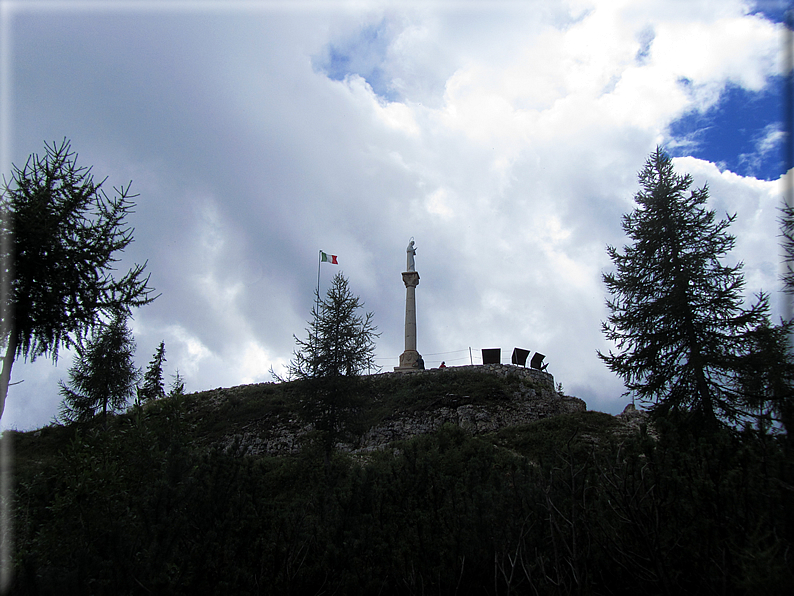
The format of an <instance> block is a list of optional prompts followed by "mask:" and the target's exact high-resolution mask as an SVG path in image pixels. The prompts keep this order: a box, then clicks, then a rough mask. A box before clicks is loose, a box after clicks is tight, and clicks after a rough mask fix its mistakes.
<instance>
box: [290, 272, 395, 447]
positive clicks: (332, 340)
mask: <svg viewBox="0 0 794 596" xmlns="http://www.w3.org/2000/svg"><path fill="white" fill-rule="evenodd" d="M362 306H363V303H362V302H361V300H360V298H359V297H358V296H355V295H354V294H353V293H352V292H351V291H350V286H349V283H348V281H347V279H346V278H345V277H344V275H342V274H341V273H337V274H336V275H335V276H334V278H333V280H332V281H331V286H330V287H329V288H328V292H327V294H326V297H325V298H324V299H322V300H320V299H319V296H317V301H316V303H315V306H314V308H313V310H312V320H311V322H310V323H309V327H308V329H307V330H306V331H307V334H308V337H307V338H306V339H305V340H302V339H299V338H298V337H295V342H296V343H297V346H298V347H297V348H296V350H295V351H294V357H293V359H292V361H291V362H290V365H289V369H288V370H289V378H291V379H296V380H301V381H303V383H302V387H303V388H305V390H306V391H305V397H304V400H303V404H304V407H303V413H304V416H305V417H306V418H307V419H308V420H309V421H311V422H312V423H313V424H314V426H315V428H316V430H317V431H319V432H320V434H321V437H322V443H323V446H324V449H325V454H326V461H327V459H328V456H329V454H330V452H331V450H332V449H333V445H334V443H335V441H336V439H337V438H338V437H339V436H341V435H342V434H344V432H345V430H346V427H347V426H348V423H349V422H350V420H351V412H352V411H353V410H354V409H355V406H356V403H357V399H358V389H359V386H358V383H357V379H358V378H359V377H360V375H361V374H363V373H364V372H367V371H370V370H378V367H377V366H376V365H375V361H374V354H375V338H376V337H378V336H379V335H380V334H379V333H377V327H375V326H374V325H373V322H372V318H373V314H372V313H366V314H364V315H361V314H358V311H359V310H360V309H361V308H362Z"/></svg>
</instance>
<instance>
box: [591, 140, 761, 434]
mask: <svg viewBox="0 0 794 596" xmlns="http://www.w3.org/2000/svg"><path fill="white" fill-rule="evenodd" d="M639 182H640V185H641V187H642V188H641V190H640V191H639V192H638V193H637V194H636V195H635V197H634V199H635V202H636V204H637V207H636V208H635V209H634V210H633V211H632V212H631V213H629V214H626V215H624V216H623V230H624V231H625V232H626V234H627V236H628V237H629V239H630V240H631V241H632V243H631V244H630V245H628V246H624V247H623V250H622V251H620V250H618V249H616V248H615V247H612V246H608V247H607V252H608V254H609V257H610V259H611V260H612V262H613V264H614V266H615V271H614V272H612V273H607V274H605V275H604V276H603V280H604V283H605V284H606V287H607V289H608V290H609V292H610V294H611V298H609V299H608V300H607V307H608V308H609V311H610V315H609V317H608V320H607V321H606V322H604V323H603V324H602V330H603V332H604V335H605V336H606V338H607V339H608V340H610V341H612V342H614V343H615V345H616V348H617V352H616V353H613V351H612V350H610V351H609V353H608V354H603V353H601V352H599V357H600V358H601V359H602V360H603V361H604V362H605V363H606V365H607V366H608V367H609V369H610V370H611V371H613V372H614V373H616V374H618V375H619V376H620V377H622V378H623V381H624V383H625V385H626V387H627V389H628V390H629V392H632V393H634V394H635V395H636V396H637V397H639V399H640V400H641V401H645V402H646V403H651V404H652V410H653V411H654V412H655V413H656V414H659V415H665V414H668V413H670V412H693V413H695V414H696V415H697V416H698V417H699V418H700V419H701V420H702V421H703V423H704V424H706V425H707V426H714V425H716V424H717V421H718V420H723V421H736V420H739V419H741V418H742V417H744V416H745V415H746V413H747V410H746V408H745V405H746V403H745V401H746V400H745V396H743V395H742V393H741V390H740V389H739V387H740V386H741V383H739V381H738V379H739V377H740V376H741V375H742V374H743V371H746V368H747V354H748V347H749V346H748V344H749V343H750V342H751V338H750V334H751V333H752V332H753V331H754V330H755V329H757V328H759V326H761V325H764V324H766V323H767V321H768V309H769V305H768V299H767V297H766V296H765V295H763V294H762V295H759V296H758V298H757V300H756V301H755V303H754V304H753V305H752V306H751V307H749V308H745V307H744V306H743V304H744V300H743V295H742V291H743V288H744V277H743V275H742V273H741V270H742V264H741V263H739V264H736V265H725V264H724V263H723V258H724V257H725V255H726V254H727V253H728V252H729V251H730V250H731V249H732V248H733V246H734V242H735V239H734V237H733V236H731V235H730V234H729V233H728V231H727V230H728V227H729V226H730V225H731V223H732V222H733V220H734V217H735V216H729V217H727V219H720V220H717V219H716V216H715V213H714V211H713V210H709V209H707V208H706V202H707V200H708V197H709V192H708V187H707V186H703V187H702V188H699V189H691V188H690V187H691V186H692V182H693V181H692V177H691V176H690V175H685V176H681V175H679V174H676V173H675V171H674V170H673V164H672V160H671V158H670V157H669V156H668V155H666V154H665V153H664V152H663V151H662V150H661V149H660V148H657V149H656V151H655V153H653V154H651V156H650V157H649V159H648V160H647V162H646V164H645V167H644V168H643V170H642V171H641V172H640V174H639Z"/></svg>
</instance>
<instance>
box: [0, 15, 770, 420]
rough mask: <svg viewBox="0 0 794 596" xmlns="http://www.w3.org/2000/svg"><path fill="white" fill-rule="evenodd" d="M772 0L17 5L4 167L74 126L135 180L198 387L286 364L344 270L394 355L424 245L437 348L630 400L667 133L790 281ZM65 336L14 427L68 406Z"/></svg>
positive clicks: (18, 390) (262, 377) (140, 351)
mask: <svg viewBox="0 0 794 596" xmlns="http://www.w3.org/2000/svg"><path fill="white" fill-rule="evenodd" d="M784 8H785V7H784V5H783V4H782V3H774V2H769V3H760V4H754V3H753V2H749V1H738V0H677V1H671V0H656V1H654V0H642V1H637V0H591V1H586V0H582V1H578V0H572V1H570V2H561V1H559V0H548V1H543V0H537V1H533V2H528V1H520V2H519V1H516V2H463V1H460V2H457V1H456V2H435V3H434V2H378V1H367V0H361V1H356V2H289V3H283V2H266V1H250V2H234V1H231V2H169V1H168V0H157V1H155V2H147V1H140V2H135V1H126V2H124V1H120V2H109V1H108V2H91V1H82V2H71V1H69V0H63V1H60V2H37V1H35V0H26V1H24V2H9V1H3V2H2V8H1V9H0V15H1V16H2V24H1V27H2V30H1V31H0V39H1V41H0V44H2V45H0V52H1V53H2V60H1V61H0V74H1V78H0V82H1V83H2V90H1V93H0V109H1V110H2V113H1V114H0V124H1V125H2V131H1V132H2V135H1V137H2V142H1V143H0V171H2V172H3V173H4V175H6V176H7V175H8V173H9V172H10V167H11V163H15V164H17V165H22V164H24V162H25V160H26V159H27V156H28V155H30V154H31V153H34V152H38V153H41V152H42V151H43V147H44V143H45V142H48V143H52V142H58V141H60V140H62V139H64V138H68V139H70V140H71V142H72V147H73V149H74V150H75V151H76V152H77V153H78V154H79V158H78V163H80V164H83V165H86V166H92V167H93V172H94V174H95V176H97V177H98V178H104V177H107V178H108V180H107V185H108V186H109V187H110V186H113V185H120V184H126V183H128V182H129V181H132V188H133V190H134V191H135V192H136V193H138V194H139V197H138V198H137V208H136V212H135V214H134V215H133V216H131V217H130V218H129V223H131V224H132V225H133V226H134V228H135V242H134V243H133V244H132V245H131V246H130V248H129V249H128V250H127V251H126V252H125V253H124V259H123V262H122V264H121V265H122V266H123V267H129V266H131V265H132V264H133V263H140V262H144V261H147V260H148V268H147V270H148V271H149V272H150V273H151V282H152V285H153V286H154V287H155V288H156V289H157V291H158V292H160V293H161V294H162V295H161V296H160V298H158V299H157V300H156V301H155V302H154V303H153V304H151V305H149V306H147V307H145V308H142V309H139V310H138V311H136V312H135V314H134V317H135V318H134V321H132V322H131V328H132V330H133V333H134V335H135V339H136V342H137V346H138V348H137V363H138V365H139V366H141V367H145V366H146V364H147V362H148V361H149V360H150V359H151V357H152V354H153V353H154V351H155V349H156V348H157V345H158V344H159V342H160V341H161V340H164V341H165V345H166V357H167V359H168V361H167V365H166V374H168V375H171V374H173V373H174V372H175V371H176V369H179V371H180V373H181V374H182V375H183V376H184V377H185V379H186V381H187V389H188V390H189V391H199V390H205V389H213V388H216V387H230V386H235V385H240V384H246V383H255V382H262V381H269V380H271V376H270V374H269V370H270V368H271V367H273V368H274V369H275V370H276V371H278V372H283V370H284V366H285V364H286V363H287V362H288V361H289V359H290V357H291V354H292V350H293V347H294V340H293V334H297V335H299V336H305V327H306V322H307V319H308V318H309V315H310V310H311V306H312V301H313V293H314V290H315V287H316V284H317V269H318V251H319V250H323V251H325V252H327V253H331V254H334V255H338V258H339V266H338V267H337V266H333V265H327V264H324V265H323V266H322V269H321V272H320V279H321V282H320V283H321V292H324V291H325V289H326V288H327V286H328V282H329V280H330V279H331V277H332V276H333V274H334V273H336V272H337V271H342V272H343V273H344V275H345V276H346V277H348V279H349V281H350V286H351V289H352V290H353V292H354V293H356V294H357V295H359V296H360V297H361V299H362V300H363V301H364V302H365V305H366V309H367V310H368V311H372V312H373V313H374V317H375V323H376V324H377V326H378V327H379V330H380V331H381V333H382V335H381V337H380V338H379V340H378V342H377V357H378V362H379V363H380V365H381V366H382V367H383V370H384V371H386V370H391V369H392V368H393V367H394V366H396V365H397V364H398V357H399V354H400V353H401V352H402V351H403V347H404V346H403V320H404V300H405V288H404V286H403V283H402V280H401V275H400V273H401V272H402V271H403V270H404V268H405V247H406V245H407V244H408V241H409V239H410V238H411V237H414V238H415V240H416V245H417V256H416V266H417V267H416V268H417V271H418V272H419V273H420V275H421V282H420V285H419V287H418V288H417V291H416V297H417V311H418V315H417V316H418V349H419V351H420V352H421V353H422V354H423V355H424V358H425V361H426V363H427V365H428V366H433V367H434V366H438V364H439V363H440V362H441V360H446V362H447V364H448V365H463V364H468V363H469V358H470V356H469V350H470V349H471V351H472V354H473V359H474V362H475V363H477V362H478V361H479V360H480V357H479V354H480V350H481V349H482V348H491V347H501V348H502V359H503V362H509V358H510V354H511V352H512V349H513V348H514V347H522V348H526V349H529V350H531V351H533V352H534V351H538V352H542V353H543V354H545V355H546V360H547V361H548V362H549V363H550V364H549V369H548V371H549V372H551V373H552V374H553V375H554V377H555V381H557V382H560V383H562V384H563V385H564V388H565V391H566V393H569V394H571V395H576V396H578V397H581V398H583V399H584V400H585V401H586V402H587V404H588V407H589V409H593V410H601V411H605V412H610V413H617V412H619V411H621V410H622V409H623V407H624V406H625V404H626V403H627V399H628V398H626V397H622V396H621V394H622V393H623V386H622V383H621V382H620V380H619V379H618V378H616V377H615V376H614V375H612V374H611V373H610V372H609V371H608V370H607V369H606V367H605V366H604V365H603V364H602V363H601V362H600V361H599V360H598V358H597V356H596V352H597V350H599V349H601V350H606V349H609V345H608V344H607V343H606V342H605V341H604V339H603V337H602V334H601V329H600V325H601V321H602V320H604V319H605V318H606V316H607V311H606V308H605V305H604V301H605V298H606V294H605V289H604V286H603V283H602V281H601V276H602V273H603V272H604V271H607V270H609V269H610V266H611V263H610V261H609V259H608V257H607V255H606V251H605V246H606V245H607V244H612V245H618V246H622V245H623V244H624V243H625V237H624V235H623V232H622V230H621V215H622V214H623V213H625V212H627V211H629V210H631V208H632V197H633V195H634V194H635V192H636V191H637V190H638V184H637V172H638V171H639V170H640V169H641V168H642V166H643V163H644V162H645V160H646V159H647V157H648V155H649V154H650V153H651V152H652V151H653V150H654V148H655V147H656V146H657V145H661V146H663V147H664V148H665V149H666V150H667V151H668V152H669V153H670V154H672V155H673V156H675V157H676V160H675V165H676V167H677V169H678V171H679V172H681V173H684V172H689V173H691V174H692V176H693V177H694V179H695V182H696V184H697V185H698V186H701V185H703V184H705V183H707V184H708V185H709V187H710V190H711V197H712V199H711V201H712V202H711V206H712V207H713V208H714V209H716V210H717V211H718V213H719V214H721V215H723V214H725V213H736V215H737V219H736V222H735V224H734V225H733V227H732V228H731V230H732V232H733V233H734V234H735V235H736V236H737V238H738V242H737V246H736V250H735V252H734V253H733V254H731V255H730V257H729V259H730V260H732V261H733V260H742V261H744V263H745V275H746V279H747V292H748V296H750V295H751V294H752V293H753V292H757V291H758V290H761V289H763V290H765V291H767V292H770V293H771V294H772V296H773V300H772V301H773V305H774V307H775V310H776V312H778V313H779V312H780V310H781V303H780V300H779V297H778V289H779V283H778V274H779V265H778V260H779V259H778V249H777V245H776V238H775V236H776V234H777V226H776V218H777V208H778V206H779V205H780V202H781V195H782V185H781V174H782V172H783V163H782V151H781V149H782V126H781V120H782V117H781V114H782V112H781V110H782V108H781V98H782V90H781V78H780V75H781V73H782V56H781V44H782V41H783V26H782V25H781V23H780V21H781V19H782V13H783V9H784ZM70 363H71V354H70V353H68V352H63V353H62V354H61V358H60V359H59V361H58V364H57V366H55V365H53V363H52V362H51V361H50V360H47V359H39V360H37V361H36V362H34V363H30V362H28V363H25V362H23V361H19V362H17V363H16V364H15V366H14V369H13V378H12V381H13V382H20V381H22V382H21V383H20V384H18V385H14V386H13V387H11V389H10V391H9V396H8V402H7V405H6V410H5V414H4V415H3V418H2V427H3V428H18V429H20V430H27V429H31V428H36V427H40V426H43V425H45V424H47V423H49V422H50V421H51V420H52V419H53V417H54V416H55V414H56V413H57V409H58V403H59V401H60V398H59V395H58V380H59V379H66V378H67V374H68V369H69V366H70Z"/></svg>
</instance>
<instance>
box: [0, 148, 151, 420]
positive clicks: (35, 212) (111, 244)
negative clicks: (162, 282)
mask: <svg viewBox="0 0 794 596" xmlns="http://www.w3.org/2000/svg"><path fill="white" fill-rule="evenodd" d="M45 149H46V150H45V153H44V155H43V156H39V155H37V154H34V155H31V156H30V158H29V159H28V161H27V162H26V163H25V166H24V167H22V168H19V167H17V166H13V169H12V176H11V180H10V182H8V183H6V184H4V186H3V188H2V190H1V193H0V272H2V286H1V287H0V317H1V318H2V328H1V329H0V348H2V349H3V350H4V355H3V358H2V364H3V368H2V373H0V416H2V412H3V409H4V407H5V400H6V397H7V395H8V387H9V384H10V381H11V368H12V366H13V364H14V361H15V360H16V359H17V358H19V357H24V358H30V359H31V360H35V359H36V358H37V357H38V356H43V355H47V356H50V357H51V358H52V359H53V361H56V362H57V358H58V352H59V350H60V348H62V347H63V348H69V347H76V346H79V345H80V343H81V341H82V340H83V339H85V338H87V337H89V336H90V335H91V333H92V332H93V331H94V330H95V329H97V328H98V327H99V326H100V325H101V323H102V321H103V318H104V319H108V318H111V317H113V316H115V313H116V311H118V310H119V309H120V310H122V311H124V312H125V313H128V314H129V313H130V309H131V308H133V307H139V306H143V305H145V304H148V303H150V302H152V301H153V300H154V299H155V298H156V296H153V295H152V293H153V289H152V288H151V287H149V277H148V276H146V275H144V269H145V267H146V263H144V264H143V265H134V266H133V267H132V268H131V269H129V270H128V271H127V272H126V273H125V274H124V275H122V276H120V277H115V276H114V268H115V263H117V262H118V260H119V256H118V255H119V253H120V252H121V251H123V250H124V249H125V248H126V247H127V246H129V244H130V243H131V242H132V240H133V237H132V234H133V229H132V228H131V227H129V226H128V225H127V224H126V223H125V218H126V216H127V215H128V214H129V213H131V210H132V209H133V207H134V203H133V202H132V199H133V198H134V196H135V195H132V194H130V185H127V186H126V187H125V186H121V187H120V188H114V192H115V194H114V196H112V197H110V196H108V195H107V194H106V193H105V190H104V188H103V184H104V182H105V181H104V180H103V181H102V182H96V181H94V178H93V175H92V174H91V169H90V168H86V167H82V166H78V165H77V155H76V153H74V152H73V151H72V149H71V146H70V143H69V141H67V140H65V139H64V141H63V142H62V143H61V144H60V145H58V144H55V143H53V144H52V145H45Z"/></svg>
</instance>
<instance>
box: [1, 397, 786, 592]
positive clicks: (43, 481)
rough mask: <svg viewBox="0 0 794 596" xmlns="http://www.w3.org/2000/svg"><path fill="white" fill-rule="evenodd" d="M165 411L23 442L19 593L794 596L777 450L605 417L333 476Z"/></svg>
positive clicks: (541, 425)
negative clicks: (634, 427) (211, 433)
mask: <svg viewBox="0 0 794 596" xmlns="http://www.w3.org/2000/svg"><path fill="white" fill-rule="evenodd" d="M165 402H166V403H164V404H163V410H162V411H161V415H159V416H157V417H150V418H146V417H145V416H143V417H141V416H138V417H137V418H136V417H135V416H125V417H119V418H118V419H117V421H116V422H117V424H116V425H115V426H113V427H112V428H111V429H109V430H108V431H101V430H100V428H99V427H97V429H96V430H90V429H88V428H84V429H83V430H82V431H80V432H76V431H75V429H73V428H64V427H60V428H50V429H44V431H43V434H42V436H41V437H39V439H38V443H39V444H40V445H41V447H40V448H39V451H32V450H31V445H32V444H33V443H32V442H31V441H29V440H28V441H27V442H26V443H25V445H24V449H22V451H21V454H20V455H21V456H24V458H23V460H21V465H20V467H19V468H18V469H17V486H16V493H15V503H14V507H15V512H16V516H15V520H16V528H15V537H16V544H15V550H14V566H15V579H14V584H13V592H14V593H17V594H59V595H62V594H191V595H193V594H279V595H281V594H478V595H479V594H494V595H495V594H508V593H512V594H632V595H633V594H790V593H794V569H793V565H792V561H793V559H794V552H792V546H793V545H792V541H793V539H794V507H792V505H794V498H793V497H794V494H793V493H792V478H791V460H790V459H787V456H786V453H785V450H784V445H783V442H782V441H781V439H780V438H777V437H773V436H769V435H766V434H760V433H758V432H757V431H751V430H747V431H745V432H739V431H735V430H729V429H723V430H719V431H717V432H714V433H711V434H710V435H709V436H707V437H701V436H698V435H697V433H692V432H689V431H687V430H682V429H686V428H687V426H686V424H683V425H682V424H677V425H672V424H665V423H664V422H659V423H658V425H657V426H656V428H655V430H653V433H652V434H649V433H648V432H647V431H646V429H645V428H643V429H641V430H639V431H636V432H633V433H631V432H628V433H627V432H625V429H624V432H617V431H616V429H617V428H618V427H619V425H618V423H617V422H616V421H615V419H614V418H613V417H611V416H608V415H606V414H600V413H595V412H588V413H581V414H575V415H566V416H560V417H557V418H553V419H547V420H543V421H540V422H538V423H534V424H532V425H528V426H524V427H514V428H509V429H505V430H503V431H501V432H500V433H498V434H495V435H488V436H482V437H472V436H470V435H468V434H467V433H465V432H464V431H462V430H460V429H458V428H456V427H445V428H443V429H442V430H441V431H440V432H438V433H435V434H433V435H428V436H424V437H420V438H417V439H414V440H411V441H408V442H404V443H401V444H399V445H397V446H396V447H395V448H394V449H391V450H388V451H383V452H376V453H372V454H370V455H368V456H350V455H345V454H339V453H336V454H334V455H333V456H332V458H331V461H330V466H328V465H326V464H325V463H324V457H323V449H322V445H321V444H318V445H317V446H315V447H312V446H311V445H307V447H306V448H305V449H304V450H303V452H302V453H301V454H300V455H297V456H292V457H258V458H253V457H248V456H238V455H235V454H234V453H235V449H234V446H232V448H231V449H228V450H226V451H221V450H219V449H213V450H209V451H207V449H206V448H204V447H201V448H200V447H198V446H197V445H198V443H196V442H195V441H192V440H188V437H189V433H188V432H187V428H186V424H187V423H186V421H185V417H184V415H183V412H182V409H181V408H182V406H181V405H180V404H181V402H180V400H178V399H177V400H171V399H170V398H169V399H168V400H165ZM48 433H49V435H50V436H49V437H48V436H45V435H46V434H48ZM58 433H59V437H60V438H56V437H55V435H56V434H58ZM67 433H68V435H69V439H68V441H67V440H66V439H64V438H63V437H65V436H66V434H67ZM18 438H19V440H20V441H22V439H23V438H22V437H21V436H20V437H18ZM44 445H49V451H46V450H45V449H44V447H43V446H44ZM55 445H59V447H58V448H57V449H54V448H53V446H55ZM56 452H58V453H56Z"/></svg>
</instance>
